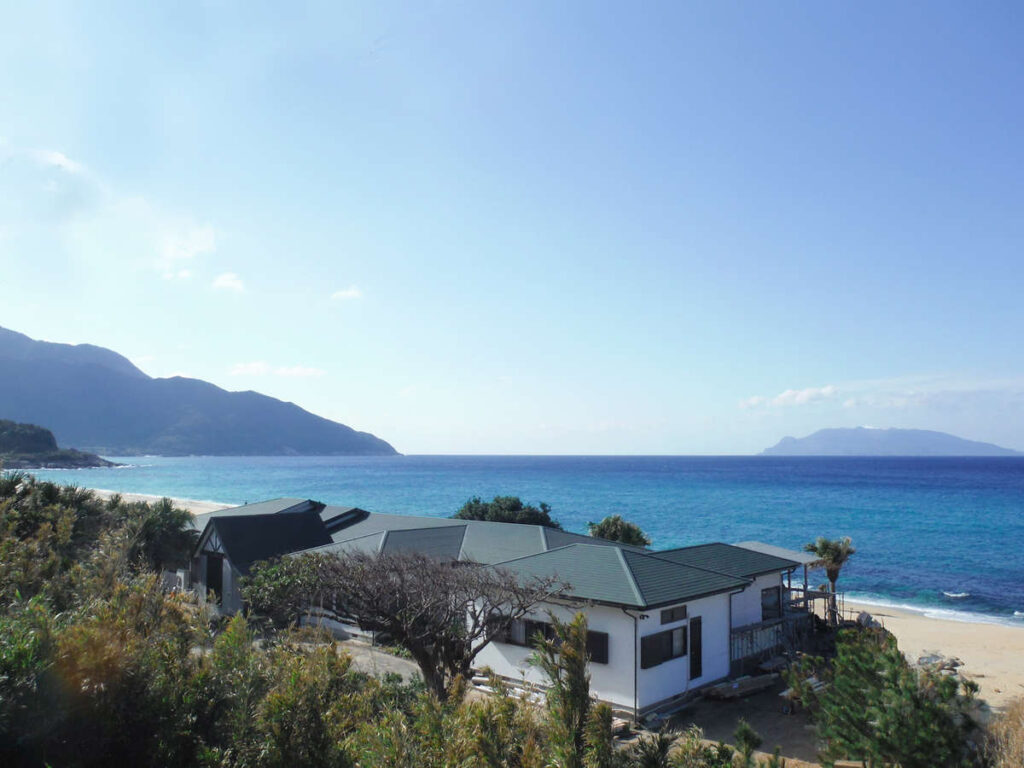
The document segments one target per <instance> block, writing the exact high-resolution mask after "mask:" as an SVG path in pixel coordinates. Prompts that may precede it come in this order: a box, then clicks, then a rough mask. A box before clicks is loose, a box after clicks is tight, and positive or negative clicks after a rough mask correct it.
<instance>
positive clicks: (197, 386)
mask: <svg viewBox="0 0 1024 768" xmlns="http://www.w3.org/2000/svg"><path fill="white" fill-rule="evenodd" d="M0 417H2V418H5V419H13V420H14V421H18V422H26V423H29V424H45V425H46V426H47V428H49V429H50V430H52V431H53V434H54V435H56V437H57V439H58V440H59V441H60V442H61V443H62V444H64V445H75V446H78V447H79V448H81V449H82V450H87V451H92V452H95V453H100V454H104V455H106V456H137V455H146V454H150V455H162V456H187V455H220V456H271V455H307V456H309V455H349V456H389V455H396V454H397V451H396V450H395V449H394V448H393V447H392V446H391V445H390V444H388V443H386V442H385V441H384V440H381V439H380V438H378V437H376V436H374V435H371V434H370V433H368V432H357V431H356V430H354V429H352V428H351V427H347V426H345V425H344V424H339V423H337V422H334V421H330V420H329V419H325V418H322V417H320V416H316V415H314V414H312V413H310V412H309V411H306V410H303V409H302V408H300V407H299V406H297V405H295V404H294V403H286V402H284V401H282V400H277V399H275V398H273V397H268V396H266V395H261V394H259V393H258V392H251V391H250V392H229V391H227V390H224V389H221V388H220V387H218V386H215V385H214V384H210V383H209V382H206V381H201V380H199V379H190V378H185V377H182V376H174V377H172V378H167V379H155V378H152V377H151V376H147V375H146V374H145V373H143V372H142V371H141V370H139V369H138V368H137V367H135V365H133V364H132V362H131V361H130V360H128V358H126V357H124V356H122V355H119V354H118V353H116V352H114V351H112V350H109V349H105V348H103V347H97V346H93V345H92V344H53V343H50V342H45V341H36V340H34V339H31V338H29V337H28V336H25V335H24V334H21V333H17V332H15V331H11V330H7V329H5V328H0ZM8 466H10V465H8Z"/></svg>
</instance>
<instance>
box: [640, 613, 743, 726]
mask: <svg viewBox="0 0 1024 768" xmlns="http://www.w3.org/2000/svg"><path fill="white" fill-rule="evenodd" d="M758 594H760V593H758ZM758 609H759V610H760V603H758ZM686 613H687V618H686V619H684V620H683V621H679V622H673V623H671V624H664V625H663V624H662V623H661V610H660V609H653V610H648V611H644V615H646V616H647V618H646V619H641V620H640V636H641V637H643V636H645V635H652V634H656V633H658V632H664V631H665V630H668V629H674V628H676V627H680V626H685V627H687V643H688V645H687V653H686V655H685V656H680V657H679V658H678V659H672V660H671V661H666V662H664V663H662V664H659V665H658V666H656V667H650V668H649V669H640V653H639V650H638V651H637V658H636V666H637V687H638V688H639V691H638V696H637V699H638V704H639V707H640V709H641V710H642V709H644V708H645V707H649V706H651V705H652V704H656V703H658V702H660V701H665V700H666V699H670V698H673V697H675V696H678V695H680V694H682V693H685V692H687V691H688V690H691V689H693V688H697V687H699V686H701V685H705V684H707V683H710V682H713V681H715V680H720V679H722V678H724V677H727V676H728V674H729V631H730V628H729V594H728V593H724V594H720V595H711V596H710V597H705V598H701V599H700V600H693V601H691V602H689V603H686ZM696 616H699V617H700V618H701V645H702V646H703V650H702V667H703V669H702V670H701V671H702V674H701V676H700V677H698V678H695V679H693V680H690V653H691V648H690V647H689V624H690V619H692V618H694V617H696ZM638 647H639V646H638Z"/></svg>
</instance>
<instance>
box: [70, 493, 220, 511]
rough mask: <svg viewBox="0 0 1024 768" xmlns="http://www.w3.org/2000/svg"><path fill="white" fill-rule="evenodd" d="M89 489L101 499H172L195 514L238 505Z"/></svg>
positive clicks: (150, 501) (144, 500)
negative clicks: (113, 497)
mask: <svg viewBox="0 0 1024 768" xmlns="http://www.w3.org/2000/svg"><path fill="white" fill-rule="evenodd" d="M89 490H90V491H92V492H93V493H95V494H96V495H97V496H99V497H100V498H101V499H109V498H110V497H111V496H120V497H121V498H122V499H124V500H125V501H128V502H135V501H142V502H145V503H147V504H152V503H153V502H154V501H160V500H161V499H170V500H171V503H172V504H174V506H176V507H180V508H181V509H187V510H188V511H189V512H191V513H192V514H193V515H202V514H204V513H206V512H217V511H218V510H221V509H228V508H229V507H234V506H237V505H236V504H225V503H224V502H221V501H202V500H199V499H178V498H174V497H173V496H158V495H157V494H153V493H125V492H123V491H112V490H110V489H108V488H90V489H89Z"/></svg>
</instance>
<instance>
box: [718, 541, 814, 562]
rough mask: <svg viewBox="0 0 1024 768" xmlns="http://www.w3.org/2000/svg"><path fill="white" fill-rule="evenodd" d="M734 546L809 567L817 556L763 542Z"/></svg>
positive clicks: (746, 542)
mask: <svg viewBox="0 0 1024 768" xmlns="http://www.w3.org/2000/svg"><path fill="white" fill-rule="evenodd" d="M736 546H737V547H742V548H743V549H749V550H752V551H754V552H761V553H763V554H766V555H774V556H775V557H781V558H783V559H785V560H793V561H795V562H797V563H800V564H801V565H811V564H812V563H815V562H817V560H818V556H817V555H814V554H812V553H810V552H798V551H796V550H795V549H786V548H785V547H777V546H775V545H774V544H765V543H764V542H763V541H738V542H736Z"/></svg>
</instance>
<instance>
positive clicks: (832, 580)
mask: <svg viewBox="0 0 1024 768" xmlns="http://www.w3.org/2000/svg"><path fill="white" fill-rule="evenodd" d="M804 551H806V552H810V553H812V554H813V555H815V556H817V558H818V559H817V560H815V561H814V562H813V563H812V564H811V565H812V566H813V567H818V568H824V569H825V576H826V577H827V578H828V583H829V586H830V587H831V589H830V594H829V607H828V611H829V620H830V621H831V622H832V623H833V624H839V610H838V607H837V606H836V582H837V581H838V580H839V572H840V571H841V570H842V569H843V566H844V565H845V564H846V561H847V560H849V559H850V556H851V555H853V554H855V553H856V552H857V550H856V549H854V548H853V543H852V542H851V540H850V537H849V536H844V537H843V538H841V539H827V538H825V537H824V536H819V537H818V538H817V539H816V540H815V541H812V542H811V543H810V544H807V545H805V546H804Z"/></svg>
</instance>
